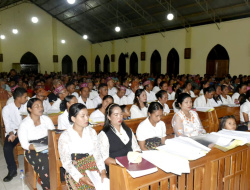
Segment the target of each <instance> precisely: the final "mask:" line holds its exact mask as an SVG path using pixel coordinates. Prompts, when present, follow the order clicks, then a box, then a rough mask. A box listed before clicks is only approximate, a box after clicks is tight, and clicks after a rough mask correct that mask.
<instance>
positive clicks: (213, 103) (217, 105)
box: [210, 98, 222, 107]
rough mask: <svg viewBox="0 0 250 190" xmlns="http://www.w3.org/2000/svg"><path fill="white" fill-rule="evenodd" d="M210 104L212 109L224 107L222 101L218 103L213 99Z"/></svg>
mask: <svg viewBox="0 0 250 190" xmlns="http://www.w3.org/2000/svg"><path fill="white" fill-rule="evenodd" d="M210 103H211V105H212V107H219V106H221V105H222V101H221V100H217V102H216V101H215V100H214V99H213V98H212V99H211V100H210Z"/></svg>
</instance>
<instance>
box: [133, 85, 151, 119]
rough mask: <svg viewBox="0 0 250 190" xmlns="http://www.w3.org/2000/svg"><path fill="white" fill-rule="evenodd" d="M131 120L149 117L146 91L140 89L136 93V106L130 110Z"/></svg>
mask: <svg viewBox="0 0 250 190" xmlns="http://www.w3.org/2000/svg"><path fill="white" fill-rule="evenodd" d="M130 112H131V119H135V118H140V117H147V113H148V104H147V94H146V92H145V90H143V89H138V90H136V92H135V99H134V104H133V105H132V106H131V108H130Z"/></svg>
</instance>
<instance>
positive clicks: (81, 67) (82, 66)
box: [77, 55, 88, 75]
mask: <svg viewBox="0 0 250 190" xmlns="http://www.w3.org/2000/svg"><path fill="white" fill-rule="evenodd" d="M77 71H78V72H79V73H80V74H81V75H83V74H85V73H87V72H88V67H87V60H86V58H85V57H84V56H83V55H81V56H80V57H79V58H78V60H77Z"/></svg>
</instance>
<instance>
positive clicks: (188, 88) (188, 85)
mask: <svg viewBox="0 0 250 190" xmlns="http://www.w3.org/2000/svg"><path fill="white" fill-rule="evenodd" d="M183 89H184V90H183V92H184V93H188V94H189V95H190V96H191V98H195V97H196V96H195V94H194V92H193V91H192V85H191V82H186V83H185V84H184V85H183Z"/></svg>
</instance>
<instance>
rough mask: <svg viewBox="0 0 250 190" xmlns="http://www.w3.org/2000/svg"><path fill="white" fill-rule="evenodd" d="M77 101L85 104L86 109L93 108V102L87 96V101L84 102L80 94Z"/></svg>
mask: <svg viewBox="0 0 250 190" xmlns="http://www.w3.org/2000/svg"><path fill="white" fill-rule="evenodd" d="M78 103H81V104H83V105H85V106H86V107H87V109H93V108H95V106H94V102H93V101H92V100H91V99H89V98H87V101H86V103H85V102H84V101H83V99H82V97H81V96H80V97H79V98H78Z"/></svg>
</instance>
